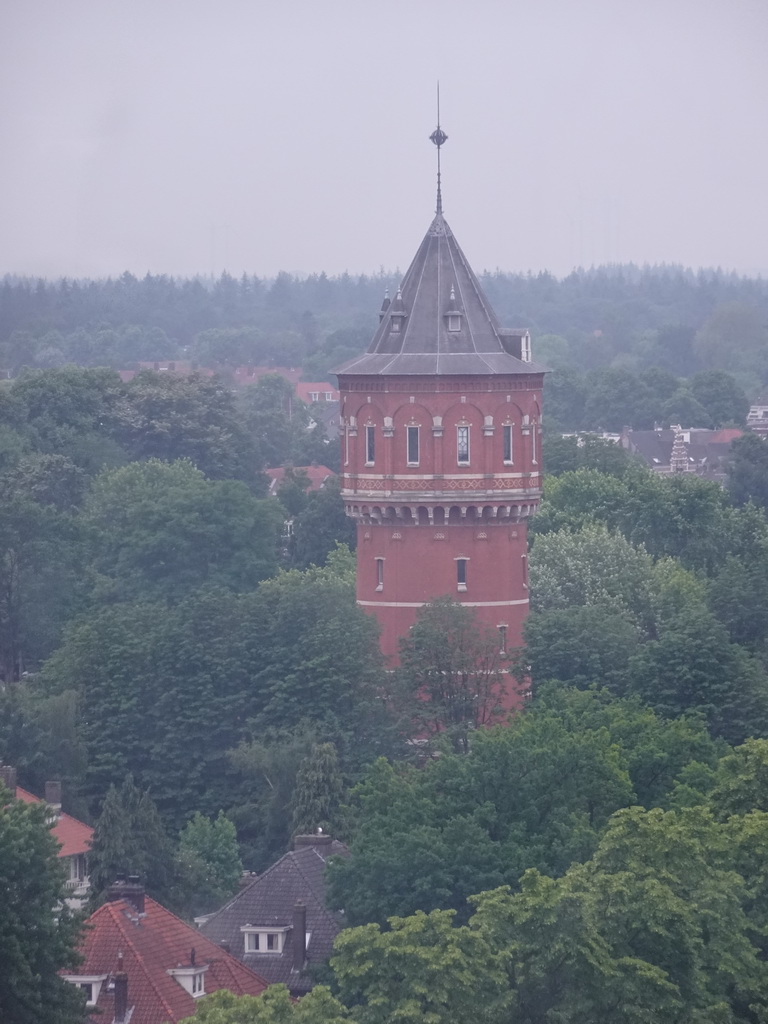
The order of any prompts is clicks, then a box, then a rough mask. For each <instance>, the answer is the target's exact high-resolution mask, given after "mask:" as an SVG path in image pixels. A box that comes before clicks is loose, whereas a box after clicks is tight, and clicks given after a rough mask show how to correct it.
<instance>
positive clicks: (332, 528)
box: [292, 477, 357, 569]
mask: <svg viewBox="0 0 768 1024" xmlns="http://www.w3.org/2000/svg"><path fill="white" fill-rule="evenodd" d="M356 543H357V531H356V529H355V524H354V521H353V520H352V519H350V518H349V516H347V514H346V513H345V511H344V503H343V501H342V500H341V483H340V481H339V479H338V477H333V478H332V479H330V480H326V482H325V484H324V485H323V486H322V487H321V488H320V490H319V491H313V492H312V493H311V494H310V495H309V499H308V501H307V506H306V508H305V509H304V510H303V511H302V512H301V513H300V514H299V515H298V516H297V517H296V518H295V519H294V521H293V545H292V561H293V563H294V565H296V567H297V568H299V569H308V568H309V566H310V565H319V566H322V565H325V562H326V559H327V558H328V555H329V554H330V553H331V552H332V551H334V550H335V548H336V545H337V544H346V545H347V546H348V547H350V548H351V549H352V550H353V551H354V549H355V546H356Z"/></svg>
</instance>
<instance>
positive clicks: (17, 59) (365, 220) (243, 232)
mask: <svg viewBox="0 0 768 1024" xmlns="http://www.w3.org/2000/svg"><path fill="white" fill-rule="evenodd" d="M767 54H768V0H390V2H388V3H373V2H370V0H215V2H214V0H0V154H1V156H0V274H1V273H3V272H16V273H23V274H42V275H47V276H55V275H61V274H64V275H68V276H105V275H107V274H119V273H121V272H122V271H123V270H126V269H128V270H131V271H132V272H134V273H136V274H144V273H145V272H147V271H150V272H152V273H169V274H181V275H186V274H193V273H197V272H201V273H211V272H215V273H220V272H221V270H222V269H225V268H226V269H227V270H229V271H230V272H231V273H233V274H239V273H241V272H242V271H243V270H245V271H248V272H253V273H257V274H259V275H273V274H275V273H276V272H277V271H278V270H288V271H292V272H299V273H311V272H313V271H320V270H325V271H326V272H328V273H329V274H334V273H339V272H341V271H344V270H349V271H350V272H357V271H365V272H368V271H375V270H378V269H379V267H384V268H386V269H394V268H395V267H400V268H401V269H405V267H406V266H407V264H408V262H409V261H410V259H411V256H412V255H413V252H414V250H415V248H416V246H417V244H418V242H419V241H420V239H421V237H422V235H423V234H424V232H425V230H426V228H427V226H428V224H429V220H430V218H431V216H432V213H433V210H434V171H435V166H434V163H435V152H434V148H433V147H432V145H431V143H429V141H428V136H429V134H430V132H431V131H432V130H433V128H434V122H435V110H434V106H435V99H434V93H435V82H436V80H437V79H440V82H441V96H442V122H443V127H444V129H445V130H446V131H447V133H448V135H449V141H448V143H447V144H446V146H445V149H444V150H443V195H444V206H445V213H446V217H447V219H448V221H449V223H450V224H451V226H452V227H453V229H454V231H455V232H456V235H457V237H458V239H459V241H460V242H461V244H462V247H463V248H464V250H465V252H466V253H467V255H468V257H469V259H470V261H471V262H472V263H473V265H474V266H475V268H476V269H477V270H482V269H494V268H496V267H499V268H501V269H504V270H528V269H533V270H539V269H543V268H548V269H550V270H552V271H553V272H555V273H557V274H563V273H567V272H568V271H569V270H570V269H571V268H572V267H573V266H576V265H590V264H592V263H604V262H615V261H622V262H624V261H630V260H632V261H635V262H639V263H643V262H651V263H657V262H679V263H683V264H686V265H690V266H695V267H698V266H717V265H720V266H723V267H727V268H733V269H736V270H739V271H744V272H762V273H765V272H766V271H768V253H767V252H766V244H767V243H768V202H767V201H766V190H767V183H768V141H767V137H766V128H767V127H768V118H767V117H766V100H767V98H768V57H767V56H766V55H767Z"/></svg>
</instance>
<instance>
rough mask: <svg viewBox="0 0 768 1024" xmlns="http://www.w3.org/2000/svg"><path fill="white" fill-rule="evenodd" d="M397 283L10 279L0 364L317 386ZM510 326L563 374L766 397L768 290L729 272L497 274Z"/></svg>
mask: <svg viewBox="0 0 768 1024" xmlns="http://www.w3.org/2000/svg"><path fill="white" fill-rule="evenodd" d="M396 283H397V281H396V277H395V275H391V274H385V273H383V272H382V273H380V274H378V275H374V276H366V275H356V276H351V275H349V274H343V275H341V276H338V277H328V276H327V275H325V274H313V275H310V276H309V277H303V278H300V277H295V276H292V275H290V274H286V273H280V274H278V276H277V277H276V278H274V279H273V280H266V279H260V278H257V277H253V276H248V275H243V276H242V277H241V278H240V279H236V278H234V277H232V276H230V275H229V274H226V273H225V274H222V275H221V277H220V278H218V279H217V280H212V279H204V278H194V279H180V278H178V279H177V278H173V277H168V276H165V275H159V276H158V275H155V276H153V275H151V274H148V275H147V276H145V277H144V278H136V277H134V276H133V275H132V274H128V273H125V274H123V275H122V276H121V277H119V278H117V279H108V280H99V281H74V280H67V279H63V280H60V281H44V280H33V279H27V278H23V279H22V278H14V277H10V276H8V277H6V278H5V279H4V281H3V283H2V285H1V286H0V366H2V368H3V369H6V370H8V371H10V373H11V374H12V375H15V374H17V373H18V372H19V370H20V369H21V368H22V367H24V366H31V367H39V368H51V367H56V366H60V365H63V364H65V363H68V362H75V363H78V364H80V365H85V366H94V365H99V366H112V367H116V368H120V367H128V366H130V365H132V364H135V363H136V362H138V361H140V360H155V359H174V358H186V359H190V360H192V361H196V362H198V363H200V364H201V365H206V366H220V367H224V368H226V367H231V366H235V365H246V364H264V363H266V364H275V365H277V364H282V365H285V364H289V365H293V366H302V367H303V368H304V377H305V379H324V378H325V377H326V375H327V373H328V371H329V369H330V368H331V367H332V366H334V365H335V364H337V363H338V362H341V361H343V360H344V359H346V358H348V357H349V356H351V355H353V354H355V353H357V352H359V351H361V350H362V349H363V348H364V347H365V346H366V345H367V344H368V341H369V340H370V337H371V335H372V333H373V330H374V328H375V325H376V322H377V312H378V309H379V307H380V305H381V300H382V298H383V295H384V291H385V289H386V288H389V289H392V288H393V287H395V286H396ZM482 283H483V286H484V287H485V289H486V291H487V292H488V295H489V298H490V299H491V302H492V304H493V306H494V308H495V309H496V311H497V313H498V315H499V317H500V319H501V320H502V322H503V323H504V324H506V325H509V326H516V327H527V328H529V329H530V330H531V333H532V335H533V338H534V357H535V358H536V359H538V360H539V361H541V362H543V363H545V364H546V365H547V366H549V367H551V368H552V369H555V370H561V369H567V370H571V371H576V372H580V373H583V372H587V371H595V370H603V369H609V368H610V369H622V370H628V371H640V370H646V369H649V368H651V367H658V368H660V369H663V370H667V371H669V372H670V373H672V374H674V375H675V376H677V377H683V378H686V379H690V378H692V377H693V376H694V375H696V374H697V373H700V372H702V371H709V370H723V371H726V372H728V373H730V374H732V375H733V376H734V377H735V378H736V380H737V382H738V384H739V386H740V387H741V389H742V390H743V391H744V392H745V393H746V394H747V395H748V396H749V397H754V396H755V395H756V394H757V393H758V392H759V391H760V390H761V389H762V387H763V386H764V385H765V384H766V382H768V329H767V326H766V325H768V282H767V281H765V280H762V279H753V278H745V277H739V276H738V275H735V274H728V273H724V272H722V271H719V270H707V271H699V272H698V273H694V272H692V271H690V270H685V269H683V268H680V267H674V266H660V267H642V268H640V267H636V266H633V265H626V266H609V267H598V268H596V269H590V270H577V271H574V272H573V273H572V274H570V275H568V277H565V278H563V279H558V278H556V277H553V276H552V275H551V274H548V273H540V274H535V275H534V274H508V273H502V272H498V271H497V272H495V273H492V274H485V275H483V277H482Z"/></svg>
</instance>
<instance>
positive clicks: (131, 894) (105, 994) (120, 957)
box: [63, 876, 267, 1024]
mask: <svg viewBox="0 0 768 1024" xmlns="http://www.w3.org/2000/svg"><path fill="white" fill-rule="evenodd" d="M80 953H81V954H82V958H83V959H82V963H81V964H80V965H79V966H78V967H77V969H76V971H67V972H65V973H64V974H63V977H64V979H65V980H66V981H68V982H70V983H71V984H73V985H77V986H78V987H80V988H82V989H84V991H85V993H86V997H87V1005H88V1009H89V1011H90V1012H91V1014H93V1017H92V1018H91V1019H92V1020H94V1021H96V1020H103V1021H114V1022H115V1024H128V1022H129V1021H132V1022H133V1024H176V1022H177V1021H180V1020H182V1019H183V1018H185V1017H189V1016H191V1015H192V1014H193V1013H194V1012H195V1006H196V1003H197V1000H198V999H199V998H200V997H202V996H204V995H208V994H209V993H211V992H216V991H217V990H219V989H227V990H228V991H230V992H233V993H234V994H235V995H238V996H241V995H251V996H258V995H261V993H262V992H263V991H264V990H265V989H266V987H267V983H266V982H265V981H264V979H263V978H260V977H259V976H258V975H256V974H254V973H253V971H252V970H250V969H249V968H248V967H246V966H245V965H244V964H242V963H241V962H240V961H239V960H238V959H237V958H236V957H234V956H230V954H229V953H228V952H227V951H226V950H225V949H223V948H221V947H220V946H216V945H215V944H214V943H213V942H211V941H210V940H209V939H207V938H205V937H204V936H202V935H201V934H200V933H199V932H198V931H196V929H194V928H192V927H191V926H190V925H188V924H185V923H184V922H183V921H182V920H180V919H179V918H178V917H176V916H175V915H174V914H172V913H171V912H170V911H169V910H166V909H165V907H162V906H161V905H160V904H159V903H157V902H155V900H153V899H150V897H149V896H146V895H145V894H144V889H143V886H142V885H141V883H140V882H139V880H138V877H137V876H129V878H128V879H127V880H126V879H120V880H118V881H117V882H116V883H115V884H114V885H112V886H111V887H110V889H109V890H108V892H107V902H106V903H104V904H103V905H102V906H101V907H99V909H98V910H97V911H96V912H95V913H93V914H91V916H90V917H89V918H88V920H87V921H86V929H85V933H84V937H83V940H82V942H81V945H80Z"/></svg>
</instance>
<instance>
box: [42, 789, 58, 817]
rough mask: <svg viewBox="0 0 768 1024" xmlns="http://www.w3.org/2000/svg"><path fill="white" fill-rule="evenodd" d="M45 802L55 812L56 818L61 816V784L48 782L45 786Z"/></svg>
mask: <svg viewBox="0 0 768 1024" xmlns="http://www.w3.org/2000/svg"><path fill="white" fill-rule="evenodd" d="M45 802H46V803H47V804H48V806H49V807H50V808H51V810H52V811H53V812H54V814H55V815H56V817H57V818H58V816H59V815H60V814H61V783H60V782H58V781H56V782H50V781H49V782H46V784H45Z"/></svg>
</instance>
